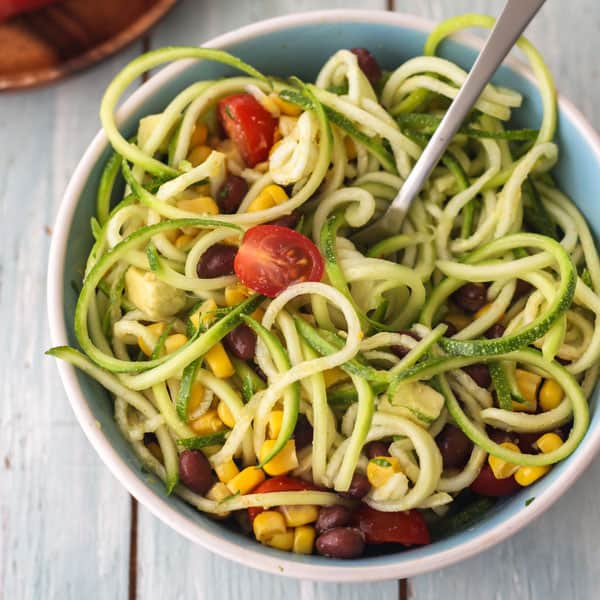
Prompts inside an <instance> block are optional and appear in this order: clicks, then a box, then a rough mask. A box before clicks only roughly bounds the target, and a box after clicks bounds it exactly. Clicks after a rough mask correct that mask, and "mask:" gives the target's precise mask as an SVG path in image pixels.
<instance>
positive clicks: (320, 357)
mask: <svg viewBox="0 0 600 600" xmlns="http://www.w3.org/2000/svg"><path fill="white" fill-rule="evenodd" d="M492 25H493V20H492V19H490V18H489V17H484V16H479V15H466V16H463V17H456V18H454V19H450V20H449V21H446V22H444V23H442V24H441V25H439V26H438V27H437V28H436V29H435V30H434V31H433V32H432V33H431V35H430V36H429V38H428V40H427V42H426V44H425V51H424V55H423V56H418V57H414V58H411V59H409V60H407V61H406V62H404V63H403V64H401V65H386V66H387V67H391V70H390V71H387V72H384V73H383V74H382V73H380V72H378V66H377V63H376V62H375V60H374V58H373V57H372V56H371V55H370V54H369V53H368V52H366V51H365V50H364V49H363V50H358V51H355V50H353V51H349V50H344V49H342V50H339V51H338V52H336V53H335V54H334V55H333V56H331V57H330V58H329V59H328V60H327V61H326V62H325V64H324V65H323V67H322V69H321V71H320V73H319V74H318V76H317V78H316V81H315V82H314V83H309V82H301V81H300V80H298V79H295V78H290V79H288V80H282V79H276V78H272V77H269V75H267V74H265V75H263V74H261V73H259V72H258V71H257V70H256V69H255V68H254V67H252V66H250V65H247V64H246V63H244V62H242V61H241V60H239V59H238V58H235V57H234V56H231V55H230V54H227V53H226V52H223V51H219V50H209V49H204V48H193V47H189V48H187V47H183V48H167V49H163V50H155V51H153V52H150V53H148V54H145V55H143V56H141V57H139V58H137V59H136V60H134V61H133V62H131V63H130V64H129V65H128V66H127V67H125V69H123V71H122V72H121V73H119V74H118V75H117V76H116V77H115V79H114V80H113V81H112V82H111V84H110V85H109V87H108V89H107V91H106V94H105V96H104V98H103V100H102V105H101V109H100V115H101V119H102V125H103V127H104V131H105V133H106V135H107V137H108V139H109V141H110V143H111V144H112V147H113V149H114V154H113V156H112V157H111V158H110V160H109V161H108V162H107V164H106V167H105V170H104V173H103V175H102V179H101V182H100V186H99V189H98V205H97V216H96V218H94V219H93V220H92V233H93V236H94V240H95V242H94V245H93V247H92V249H91V252H90V254H89V257H88V260H87V265H86V270H85V277H84V279H83V283H82V287H81V290H80V293H79V297H78V301H77V307H76V311H75V315H74V319H75V333H76V337H77V341H78V344H79V347H80V349H79V350H78V349H75V348H69V347H60V348H54V349H52V350H50V351H49V353H50V354H51V355H53V356H57V357H59V358H61V359H63V360H66V361H68V362H69V363H71V364H72V365H74V366H75V367H77V368H79V369H81V370H82V371H84V372H85V373H87V374H88V375H89V376H91V377H92V378H94V379H96V380H97V381H99V382H100V383H101V384H102V385H103V386H104V387H105V388H106V389H107V390H108V391H109V392H110V393H111V394H112V396H113V397H114V407H115V418H116V421H117V423H118V426H119V427H120V429H121V431H122V433H123V435H124V436H125V437H126V438H127V439H128V440H129V441H130V442H131V444H132V446H133V448H134V450H135V452H136V453H137V454H138V456H139V458H140V459H141V462H142V464H143V466H144V467H145V468H146V469H148V470H149V471H151V472H153V473H154V474H156V476H158V477H159V478H160V479H162V480H164V482H165V485H166V489H167V493H169V494H171V493H174V494H177V495H179V496H180V497H181V498H183V500H185V501H186V502H188V503H190V504H192V505H193V506H195V507H197V508H198V509H199V510H200V511H203V512H206V513H209V514H211V515H214V516H215V517H219V518H224V517H226V516H228V515H233V517H237V518H238V520H239V521H240V523H242V525H243V524H244V518H245V517H244V515H246V512H247V511H246V509H250V513H249V514H250V519H251V521H252V528H253V531H254V535H255V536H256V537H257V539H258V540H259V541H261V542H263V543H266V544H268V545H272V546H274V547H277V548H280V549H284V550H291V549H293V550H294V551H296V552H304V553H306V552H312V548H313V541H314V538H315V530H314V527H313V524H314V522H315V520H317V519H321V517H320V516H319V514H323V513H322V511H323V510H324V509H323V507H328V506H339V507H341V508H340V509H339V510H341V511H342V512H343V511H346V512H348V511H350V513H352V514H356V512H355V511H358V513H360V515H362V516H359V517H357V519H358V521H357V520H356V519H355V520H354V521H351V522H352V523H353V524H354V525H355V527H354V528H350V529H351V530H352V531H353V532H354V533H352V535H358V534H356V532H357V531H358V532H359V533H360V539H361V540H362V542H364V541H365V539H366V542H367V543H376V542H379V541H392V542H399V543H404V544H411V543H417V544H418V543H427V541H428V540H429V535H428V534H427V536H426V538H427V539H425V538H423V539H415V540H405V539H396V538H393V539H392V538H390V537H389V535H391V534H389V532H388V537H385V536H384V537H385V539H383V538H381V539H380V538H378V537H377V535H378V534H377V533H374V532H373V531H370V533H369V532H367V531H366V530H365V528H364V527H363V525H364V523H363V521H362V519H363V518H367V517H365V516H364V515H365V514H368V515H373V514H379V513H381V512H385V513H398V514H400V513H402V515H404V517H405V518H411V519H422V518H423V517H424V519H425V520H424V521H423V523H425V522H427V523H428V524H429V526H430V527H431V531H432V532H435V531H436V528H437V530H441V531H444V532H445V533H444V534H445V535H447V534H448V532H451V531H452V527H453V525H452V523H453V522H454V521H452V519H455V520H456V522H457V523H462V524H463V525H465V524H467V523H468V522H470V521H469V519H470V518H471V516H473V514H475V513H477V514H478V512H477V511H479V512H481V511H482V510H483V509H482V508H481V507H482V506H483V505H482V504H481V502H480V503H479V504H477V506H476V507H475V509H473V508H472V507H467V508H466V509H465V508H464V498H465V496H466V495H469V494H470V497H473V494H475V495H481V496H484V497H495V496H502V495H506V494H508V493H511V492H515V491H517V490H518V489H519V488H520V487H526V486H528V485H531V484H532V483H534V482H535V481H536V480H537V479H539V478H540V477H542V476H543V475H545V474H546V473H547V472H548V471H549V470H550V469H551V468H552V466H553V465H555V464H556V463H558V462H560V461H562V460H564V459H565V458H566V457H567V456H569V455H570V454H571V453H572V452H573V451H574V450H575V449H576V448H577V446H578V445H579V443H580V442H581V440H582V438H583V436H584V435H585V433H586V429H587V427H588V422H589V409H588V398H589V396H590V394H591V393H592V391H593V389H594V386H595V384H596V380H597V378H598V365H599V358H600V297H599V295H598V294H599V292H600V260H599V257H598V252H597V250H596V247H595V244H594V241H593V238H592V235H591V233H590V230H589V228H588V226H587V224H586V222H585V219H584V218H583V217H582V215H581V214H580V212H579V211H578V209H577V207H576V206H575V204H574V203H573V202H572V201H571V200H570V199H569V198H568V197H567V196H566V195H565V194H564V193H563V192H561V191H560V189H559V187H558V186H557V184H556V182H555V181H554V179H553V177H552V175H551V169H552V167H553V166H554V165H555V164H556V163H557V161H558V160H560V148H558V146H557V145H556V143H555V142H554V141H553V138H554V133H555V126H556V95H555V91H554V84H553V81H552V78H551V75H550V73H549V72H548V69H547V68H546V66H545V65H544V62H543V60H542V58H541V56H540V55H539V53H538V52H537V50H536V49H535V48H534V47H533V46H532V45H531V44H530V43H529V42H528V41H527V40H525V39H522V40H520V41H519V43H518V46H519V48H520V49H521V50H522V51H523V52H524V54H525V56H526V58H527V59H528V60H529V62H530V65H531V68H532V70H533V73H534V75H535V76H536V78H537V83H538V88H539V93H540V97H541V99H542V104H543V116H542V120H541V122H540V123H532V124H531V129H514V128H512V127H511V116H512V114H513V111H515V110H518V108H519V106H520V105H521V104H522V102H523V100H524V99H523V98H522V97H521V94H520V93H518V92H516V91H514V90H510V89H505V88H502V87H499V86H497V85H494V84H489V85H488V86H487V87H486V88H485V90H484V91H483V93H482V95H481V97H480V98H479V100H478V101H477V103H476V104H475V108H474V109H473V111H472V112H471V114H470V116H469V118H468V119H467V121H466V122H465V123H464V124H463V125H462V127H461V129H460V130H459V133H458V134H457V135H456V136H455V138H454V140H453V141H452V143H451V144H450V146H449V149H448V150H447V152H446V154H445V156H444V157H443V159H442V160H441V161H440V163H439V165H438V166H437V167H436V168H435V169H434V171H433V173H432V174H431V176H430V178H429V180H428V182H427V183H426V185H425V187H424V188H423V190H422V192H421V193H420V194H419V196H418V198H417V199H416V200H415V202H414V205H413V206H412V208H411V210H410V213H409V215H408V217H407V219H406V220H405V222H404V224H403V225H402V228H401V230H400V231H398V232H397V234H396V235H393V236H391V237H389V238H387V239H382V240H379V241H377V243H376V244H374V245H372V246H370V247H363V246H361V245H360V244H358V243H355V242H354V241H353V240H354V237H353V236H354V234H355V233H356V232H358V231H360V230H361V229H362V228H363V227H365V226H367V225H368V224H369V223H370V222H372V221H373V220H374V219H376V218H378V217H379V216H381V214H383V212H384V211H385V210H386V207H387V206H388V204H389V203H390V201H391V200H392V199H393V198H394V196H395V195H396V193H397V191H398V190H399V188H400V187H401V186H402V183H403V181H404V179H405V178H406V177H407V175H408V174H409V172H410V170H411V168H412V166H413V164H414V162H415V160H416V159H417V158H418V157H419V155H420V153H421V151H422V148H423V147H424V146H425V145H426V144H427V141H428V139H429V137H430V136H431V135H432V133H433V132H434V131H435V129H436V127H437V126H438V124H439V123H440V121H441V119H442V117H443V115H444V113H445V111H446V109H447V107H448V106H449V103H450V102H451V100H452V99H453V98H454V97H455V96H456V94H457V92H458V90H459V88H460V86H461V85H462V83H463V82H464V80H465V77H466V75H467V73H466V72H465V71H464V70H463V69H462V68H461V67H460V66H458V65H456V64H454V63H452V62H450V61H448V60H446V59H443V58H441V57H438V56H436V49H437V47H438V45H439V43H440V42H441V41H442V40H443V39H444V38H445V37H447V36H449V35H451V34H453V33H454V32H456V31H459V30H461V29H464V28H468V27H473V26H478V27H491V26H492ZM183 58H196V59H202V60H210V61H218V62H221V63H224V64H226V65H228V66H230V67H234V68H236V69H237V70H239V71H240V72H241V74H240V75H236V76H233V77H230V78H226V79H221V80H215V81H199V82H196V83H193V84H191V85H190V86H188V87H187V88H185V89H183V90H181V91H180V92H179V94H178V95H177V96H175V97H174V98H173V99H172V100H171V101H170V103H169V104H168V105H167V106H165V108H164V110H163V111H162V112H161V113H158V114H154V115H148V116H146V117H144V118H143V119H141V120H140V122H139V126H138V129H137V131H136V134H135V136H134V137H133V138H131V139H129V140H128V139H126V138H125V137H124V136H123V134H122V133H121V132H120V131H119V128H118V126H117V123H116V121H115V115H114V110H115V106H116V105H117V103H118V102H119V100H120V98H121V96H122V94H123V93H124V91H125V90H126V88H127V87H128V86H129V84H131V83H132V82H134V81H135V80H137V78H138V77H139V76H140V75H141V74H142V73H143V72H145V71H147V70H148V69H150V68H154V67H156V66H159V65H161V64H163V63H166V62H169V61H173V60H179V59H183ZM245 110H249V111H250V113H252V115H253V116H252V118H251V119H250V121H252V123H253V124H251V125H248V124H247V119H246V114H245V113H244V111H245ZM231 111H233V114H232V112H231ZM236 111H237V112H236ZM240 111H241V112H240ZM252 111H254V112H252ZM228 118H229V119H231V121H232V123H229V124H227V123H225V122H224V121H226V120H227V119H228ZM257 123H258V125H257ZM261 123H266V125H261ZM261 127H263V129H262V130H261V129H260V128H261ZM269 127H270V128H271V129H269ZM223 128H224V130H223ZM253 128H254V129H253ZM256 128H258V129H256ZM265 132H266V133H265ZM272 223H275V225H277V226H278V227H276V229H275V230H276V231H277V232H279V233H278V234H277V235H279V236H280V237H279V238H277V243H278V244H283V246H281V245H280V246H278V248H279V250H278V251H277V252H279V253H281V254H282V255H285V257H286V260H288V259H289V261H291V262H288V263H287V264H288V267H286V268H285V269H284V268H283V267H282V266H281V265H282V262H281V260H283V259H282V258H281V256H278V254H277V252H275V251H273V252H271V254H269V247H267V246H261V245H260V244H261V243H263V242H264V240H259V242H257V243H258V249H257V248H254V249H253V250H252V251H253V252H254V254H253V255H251V256H252V257H253V259H252V260H249V259H248V258H247V256H248V252H249V251H250V250H249V248H250V245H251V242H250V238H251V233H252V232H256V231H266V230H261V229H260V228H259V229H255V228H256V227H257V226H262V225H265V224H272ZM293 229H295V232H293V233H292V230H293ZM282 231H284V232H289V233H287V234H286V233H283V234H282V233H281V232H282ZM252 235H254V234H253V233H252ZM256 235H258V234H256ZM265 235H266V234H265ZM293 235H296V236H297V238H292V237H290V236H293ZM292 239H295V240H297V239H300V240H301V241H300V242H298V244H299V246H293V245H292V246H290V248H289V249H286V247H284V246H285V243H286V240H288V241H289V240H292ZM264 243H265V244H266V242H264ZM289 243H290V244H291V243H292V242H291V241H289ZM294 243H296V242H294ZM303 244H304V245H303ZM298 248H300V250H299V249H298ZM302 248H312V249H314V252H316V255H317V258H314V256H313V255H311V256H312V258H311V260H313V264H316V265H318V264H320V265H321V266H322V267H323V269H322V272H321V271H319V272H318V275H316V276H315V275H314V273H313V274H312V275H310V274H308V273H307V272H306V269H305V267H306V265H307V264H308V260H309V257H308V255H304V254H302ZM298 252H300V254H299V255H298V254H297V253H298ZM294 253H296V254H294ZM294 261H296V262H294ZM232 266H233V267H232ZM303 269H304V270H303ZM249 270H250V272H251V273H253V272H255V271H256V272H258V271H260V277H262V278H263V279H261V280H260V281H261V282H262V283H261V285H264V281H265V278H266V280H269V278H271V280H274V279H277V281H279V282H280V280H281V279H282V278H283V279H284V280H285V282H284V283H283V284H280V283H277V285H278V286H279V287H278V289H277V290H276V292H274V293H268V292H265V291H264V289H262V288H261V287H260V286H259V285H257V287H253V284H252V275H250V276H248V272H249ZM298 273H299V275H298ZM256 278H257V280H258V279H260V278H259V277H258V275H256ZM286 278H287V279H286ZM268 284H269V285H275V283H273V281H270V282H268ZM269 482H271V483H269ZM290 482H292V483H291V484H290ZM302 482H304V483H302ZM469 489H470V490H471V491H470V492H469V493H468V494H466V492H465V491H466V490H469ZM486 502H488V504H485V506H484V508H485V509H487V508H489V505H490V503H491V502H492V501H486ZM319 507H321V508H320V510H321V513H319ZM367 507H370V509H375V510H374V511H372V512H371V513H368V512H367V513H365V511H368V510H370V509H368V508H367ZM294 508H295V512H294ZM263 509H267V510H266V511H264V512H261V511H263ZM252 510H254V511H255V512H252ZM461 510H462V511H466V513H465V514H467V517H468V518H463V517H464V515H463V517H461V516H460V515H461V513H460V512H459V511H461ZM353 511H354V512H353ZM360 511H363V512H362V513H361V512H360ZM405 511H410V512H408V513H405ZM457 513H458V518H457V517H456V515H457ZM261 514H262V515H263V516H262V517H260V518H259V515H261ZM265 515H266V516H265ZM273 515H275V516H273ZM277 515H283V517H284V519H283V520H282V518H283V517H278V516H277ZM406 515H409V516H408V517H407V516H406ZM389 518H392V517H391V516H389ZM269 519H270V520H269ZM342 520H343V519H342ZM281 523H284V524H283V526H282V525H281ZM349 523H350V521H349V520H348V519H346V521H344V522H343V523H342V526H343V527H346V528H347V526H348V524H349ZM357 523H358V524H357ZM447 523H450V525H449V527H446V525H445V524H447ZM246 526H247V520H246ZM282 527H283V528H282ZM303 527H304V530H303V529H302V528H303ZM423 527H425V528H426V527H427V526H425V525H423ZM425 530H426V529H425ZM327 531H328V530H327V527H325V526H324V525H323V523H321V521H318V522H317V534H319V535H320V537H319V538H318V539H317V551H319V552H321V553H322V554H325V555H333V556H341V555H340V554H339V552H341V550H339V548H338V550H336V549H335V548H334V550H331V549H329V550H327V548H329V546H331V542H328V540H325V541H322V542H319V540H320V539H321V538H322V536H327ZM348 535H351V534H350V533H349V534H348ZM432 535H433V534H432ZM302 536H304V537H302ZM311 536H312V537H311ZM433 537H435V535H433ZM338 542H339V540H338ZM338 542H335V543H333V546H334V547H335V546H336V543H338ZM328 543H329V546H328V545H327V544H328ZM350 545H351V544H350ZM359 545H360V544H359ZM338 546H339V543H338ZM336 552H337V553H336ZM360 552H362V549H359V550H356V552H355V555H357V554H359V553H360Z"/></svg>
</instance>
